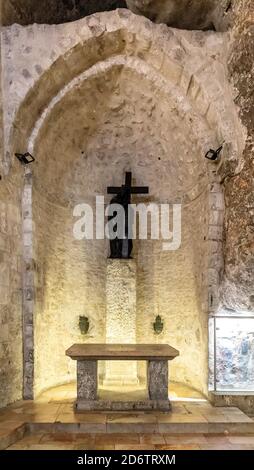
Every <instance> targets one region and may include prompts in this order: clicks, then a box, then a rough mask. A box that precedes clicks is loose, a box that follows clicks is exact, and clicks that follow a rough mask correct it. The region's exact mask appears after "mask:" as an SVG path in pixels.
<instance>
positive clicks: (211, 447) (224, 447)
mask: <svg viewBox="0 0 254 470" xmlns="http://www.w3.org/2000/svg"><path fill="white" fill-rule="evenodd" d="M199 447H200V450H233V449H232V446H231V445H230V444H219V443H218V444H216V443H214V444H200V446H199Z"/></svg>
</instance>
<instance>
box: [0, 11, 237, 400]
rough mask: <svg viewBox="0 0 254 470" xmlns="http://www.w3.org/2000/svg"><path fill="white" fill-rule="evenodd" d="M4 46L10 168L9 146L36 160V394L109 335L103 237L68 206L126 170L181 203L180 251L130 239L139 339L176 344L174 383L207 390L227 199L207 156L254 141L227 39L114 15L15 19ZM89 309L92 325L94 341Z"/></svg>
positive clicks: (65, 376) (157, 196)
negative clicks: (33, 21) (237, 99)
mask: <svg viewBox="0 0 254 470" xmlns="http://www.w3.org/2000/svg"><path fill="white" fill-rule="evenodd" d="M4 44H5V46H4V65H5V69H4V73H5V75H4V91H5V96H6V100H5V107H6V120H5V131H6V134H5V135H6V154H5V155H6V166H7V167H8V168H12V166H13V157H12V156H13V152H14V151H25V150H27V149H29V151H31V153H32V154H33V155H34V156H35V158H36V162H35V164H33V166H32V167H31V168H32V184H33V192H32V222H33V224H32V227H33V228H32V234H31V243H32V244H33V252H32V256H33V258H34V261H35V267H36V269H35V272H34V276H35V277H34V281H35V283H36V284H35V287H36V292H35V293H36V297H35V304H34V310H33V319H34V331H33V333H34V345H35V369H34V373H35V382H34V384H35V392H36V393H39V392H40V391H41V390H42V389H44V388H48V387H50V386H53V385H56V384H59V383H63V382H68V381H70V380H73V379H74V377H75V364H73V363H72V362H71V361H69V360H68V359H67V358H66V357H65V355H64V351H65V349H67V347H69V346H70V344H72V343H74V342H80V341H87V342H103V341H105V318H106V317H105V313H106V290H105V286H106V259H107V255H108V243H107V242H106V241H104V240H102V241H100V240H99V241H86V242H80V241H77V240H74V238H73V234H72V228H73V222H74V219H73V215H72V214H73V209H74V207H75V205H76V204H77V203H80V202H86V203H91V204H92V205H94V202H95V196H96V195H103V194H106V187H107V186H108V185H119V184H120V183H121V181H122V180H123V177H124V172H125V171H127V170H132V172H133V176H134V179H135V183H136V184H138V185H148V186H149V187H150V196H149V198H147V199H145V202H146V203H147V202H148V201H151V202H158V203H168V202H169V203H174V202H177V203H182V206H183V214H182V217H183V233H182V245H181V248H180V249H179V251H176V252H163V251H161V240H159V241H149V240H148V241H139V242H136V243H135V249H134V256H135V257H136V259H137V265H138V271H137V341H138V342H150V341H151V342H158V343H160V342H163V343H164V342H169V343H170V344H172V346H174V347H176V348H177V349H180V354H181V355H180V357H179V358H178V359H177V360H175V361H174V364H172V368H171V380H176V381H181V382H185V383H188V384H189V385H191V386H193V387H195V388H198V389H199V390H202V391H204V392H206V388H207V374H208V371H207V368H208V367H207V344H208V340H207V320H208V310H209V309H210V310H214V309H215V308H216V307H217V304H218V302H219V299H218V294H217V293H218V287H219V285H220V280H221V275H222V269H223V266H222V259H221V258H222V254H221V242H222V236H221V232H222V223H223V196H222V193H221V189H220V185H219V184H218V182H217V174H216V173H217V172H216V170H217V166H214V164H212V163H209V162H208V161H206V160H205V159H204V154H205V153H206V151H207V150H208V149H209V148H211V147H212V148H216V146H219V144H220V143H221V142H222V140H225V141H226V144H225V149H224V152H223V160H224V161H225V162H227V161H228V160H229V159H230V158H231V156H232V154H233V155H235V154H236V153H238V154H241V151H242V149H243V146H244V138H245V134H244V132H243V129H242V127H241V125H240V123H239V121H238V116H237V111H236V108H235V107H234V105H233V98H232V93H231V89H230V87H229V85H228V82H227V79H226V73H227V69H226V63H224V60H225V52H226V51H227V44H228V35H227V34H225V35H224V34H215V33H212V32H209V33H202V32H195V33H192V32H187V31H177V30H172V29H170V28H167V27H166V26H159V25H153V24H152V23H151V22H150V21H148V20H146V19H144V18H141V17H136V16H134V15H132V14H131V13H130V12H128V11H118V12H113V13H110V14H100V15H98V14H97V15H94V16H92V17H90V18H88V19H84V20H82V21H79V22H77V23H75V24H66V25H59V26H38V25H35V26H29V27H27V28H22V27H20V26H17V25H14V26H13V27H12V28H7V29H6V30H5V31H4ZM38 57H40V62H39V63H38ZM211 77H213V79H212V80H211ZM7 97H8V99H7ZM107 201H108V199H107ZM216 295H217V297H216ZM211 299H212V300H211ZM157 314H160V315H161V316H162V319H163V322H164V330H163V333H162V334H161V335H160V336H157V335H155V334H154V332H153V325H152V324H153V321H154V319H155V316H156V315H157ZM29 315H30V313H29ZM80 315H86V316H88V317H89V319H90V323H91V329H90V331H89V333H88V335H87V337H85V338H84V337H82V336H81V334H80V331H79V328H78V320H79V316H80ZM27 316H28V312H27ZM24 339H25V340H26V338H24ZM30 365H31V364H30ZM28 370H30V372H31V377H30V379H32V371H31V367H30V368H29V367H28ZM139 373H140V376H141V377H144V368H143V367H142V366H141V367H140V370H139ZM31 388H32V385H31Z"/></svg>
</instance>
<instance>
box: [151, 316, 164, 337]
mask: <svg viewBox="0 0 254 470" xmlns="http://www.w3.org/2000/svg"><path fill="white" fill-rule="evenodd" d="M163 328H164V323H163V321H162V319H161V316H160V315H157V317H156V318H155V322H154V323H153V329H154V332H155V334H156V335H159V334H160V333H161V332H162V331H163Z"/></svg>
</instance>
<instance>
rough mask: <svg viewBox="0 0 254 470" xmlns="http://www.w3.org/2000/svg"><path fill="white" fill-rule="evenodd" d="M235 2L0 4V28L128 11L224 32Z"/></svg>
mask: <svg viewBox="0 0 254 470" xmlns="http://www.w3.org/2000/svg"><path fill="white" fill-rule="evenodd" d="M235 1H236V0H57V1H52V0H40V1H35V0H0V2H1V13H2V15H1V16H2V23H3V25H9V24H12V23H20V24H31V23H48V24H52V23H65V22H67V21H75V20H78V19H80V18H82V17H84V16H87V15H91V14H92V13H95V12H99V11H106V10H114V9H116V8H126V7H128V8H129V9H130V10H132V11H133V12H134V13H136V14H140V15H144V16H146V17H148V18H150V19H151V20H152V21H154V22H156V23H166V24H168V25H169V26H173V27H175V28H182V29H203V30H206V29H216V30H217V31H224V30H226V29H227V28H228V26H229V24H230V19H231V11H232V6H233V4H234V2H235Z"/></svg>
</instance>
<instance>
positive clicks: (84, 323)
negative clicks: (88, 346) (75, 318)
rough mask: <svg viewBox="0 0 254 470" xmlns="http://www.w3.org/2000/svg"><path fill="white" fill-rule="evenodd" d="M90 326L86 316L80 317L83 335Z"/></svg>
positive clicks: (80, 327)
mask: <svg viewBox="0 0 254 470" xmlns="http://www.w3.org/2000/svg"><path fill="white" fill-rule="evenodd" d="M89 328H90V322H89V319H88V318H87V317H85V316H80V317H79V329H80V332H81V334H82V335H86V334H87V333H88V331H89Z"/></svg>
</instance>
